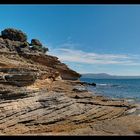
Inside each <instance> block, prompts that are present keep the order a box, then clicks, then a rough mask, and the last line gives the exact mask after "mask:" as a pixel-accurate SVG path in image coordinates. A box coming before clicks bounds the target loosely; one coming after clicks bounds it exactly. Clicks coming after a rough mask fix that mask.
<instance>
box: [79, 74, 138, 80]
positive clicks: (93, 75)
mask: <svg viewBox="0 0 140 140" xmlns="http://www.w3.org/2000/svg"><path fill="white" fill-rule="evenodd" d="M81 75H82V76H81V78H93V79H140V76H117V75H110V74H107V73H97V74H94V73H85V74H81Z"/></svg>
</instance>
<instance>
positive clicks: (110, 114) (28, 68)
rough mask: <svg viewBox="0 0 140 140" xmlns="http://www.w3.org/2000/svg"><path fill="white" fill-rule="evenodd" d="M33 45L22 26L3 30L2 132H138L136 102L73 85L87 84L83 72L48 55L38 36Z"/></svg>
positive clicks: (0, 47)
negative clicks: (83, 80)
mask: <svg viewBox="0 0 140 140" xmlns="http://www.w3.org/2000/svg"><path fill="white" fill-rule="evenodd" d="M31 45H35V46H30V43H28V42H27V36H26V35H25V34H24V33H22V32H21V31H18V30H15V29H14V30H12V29H8V30H4V31H3V32H2V36H1V38H0V134H1V135H23V134H25V135H139V134H140V117H139V116H138V115H135V114H134V113H133V111H135V110H136V106H135V105H131V104H129V103H128V102H126V101H123V100H112V99H108V98H105V97H103V96H99V95H96V94H93V93H90V92H89V91H86V90H83V91H82V90H78V89H77V90H75V89H76V87H79V86H80V87H83V86H85V84H86V83H82V82H80V81H78V80H77V79H78V78H79V77H80V74H78V73H77V72H75V71H73V70H71V69H69V68H68V67H67V66H66V65H65V64H63V63H61V62H60V61H59V60H58V58H57V57H54V56H49V55H47V54H46V53H45V52H46V49H43V48H42V44H41V43H40V42H39V41H38V40H35V39H34V40H32V41H31ZM38 45H39V46H38ZM32 47H34V48H32ZM74 80H76V81H74ZM93 85H94V84H93Z"/></svg>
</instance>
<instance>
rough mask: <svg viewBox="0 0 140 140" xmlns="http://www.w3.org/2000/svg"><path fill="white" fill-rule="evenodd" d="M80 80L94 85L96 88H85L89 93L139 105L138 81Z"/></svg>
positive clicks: (139, 82)
mask: <svg viewBox="0 0 140 140" xmlns="http://www.w3.org/2000/svg"><path fill="white" fill-rule="evenodd" d="M80 80H81V81H84V82H88V83H93V82H94V83H96V87H94V86H88V87H87V89H88V90H89V91H93V92H94V93H95V94H98V95H103V96H106V97H109V98H117V99H125V100H128V101H130V102H131V101H132V102H133V101H135V102H139V103H140V79H92V78H80Z"/></svg>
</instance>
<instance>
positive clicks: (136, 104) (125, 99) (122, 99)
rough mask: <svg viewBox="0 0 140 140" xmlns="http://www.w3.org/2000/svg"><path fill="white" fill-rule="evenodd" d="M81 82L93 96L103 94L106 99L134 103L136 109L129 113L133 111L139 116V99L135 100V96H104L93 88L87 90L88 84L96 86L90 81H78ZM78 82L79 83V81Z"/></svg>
mask: <svg viewBox="0 0 140 140" xmlns="http://www.w3.org/2000/svg"><path fill="white" fill-rule="evenodd" d="M80 82H81V83H84V84H85V85H84V87H85V89H86V90H87V91H88V92H91V94H93V96H94V95H97V96H103V97H104V98H106V99H108V100H113V101H126V102H128V103H129V104H131V105H134V106H136V108H135V109H136V110H133V112H131V113H134V114H137V115H138V116H140V100H136V99H135V98H116V97H110V96H105V95H103V93H98V92H95V91H93V90H89V89H88V86H91V87H92V86H93V87H96V86H94V85H92V84H90V83H88V82H85V81H80ZM80 82H79V83H80ZM94 84H96V83H94ZM82 85H83V84H81V86H82Z"/></svg>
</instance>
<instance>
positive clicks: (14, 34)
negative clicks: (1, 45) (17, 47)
mask: <svg viewBox="0 0 140 140" xmlns="http://www.w3.org/2000/svg"><path fill="white" fill-rule="evenodd" d="M1 37H2V38H8V39H10V40H14V41H21V42H24V41H27V35H26V34H25V33H23V32H22V31H21V30H17V29H13V28H7V29H4V30H3V31H2V32H1Z"/></svg>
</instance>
